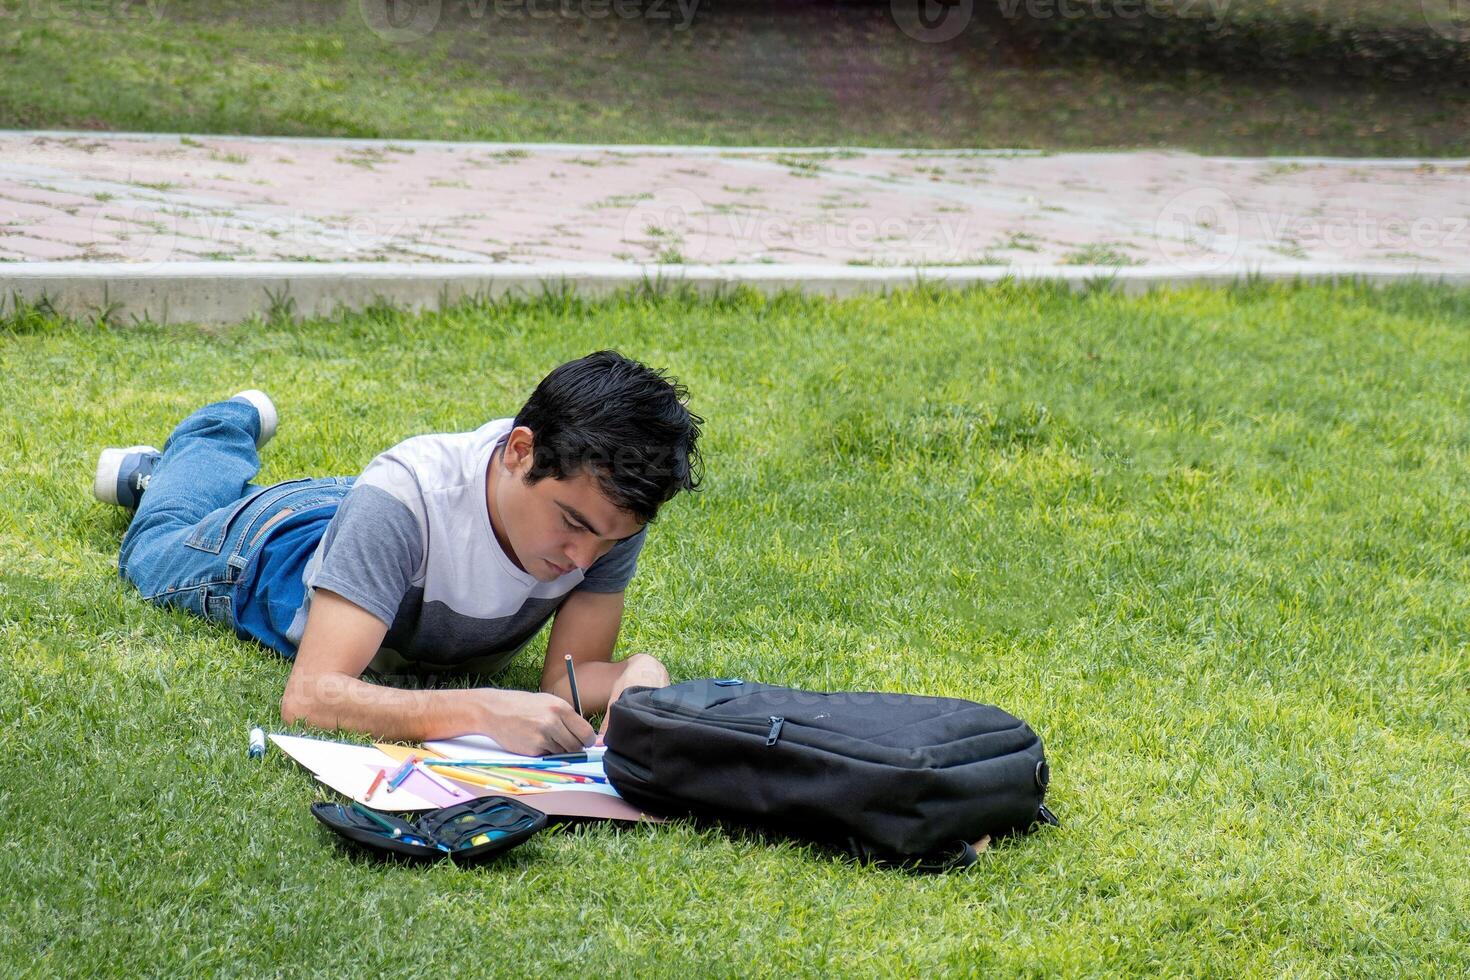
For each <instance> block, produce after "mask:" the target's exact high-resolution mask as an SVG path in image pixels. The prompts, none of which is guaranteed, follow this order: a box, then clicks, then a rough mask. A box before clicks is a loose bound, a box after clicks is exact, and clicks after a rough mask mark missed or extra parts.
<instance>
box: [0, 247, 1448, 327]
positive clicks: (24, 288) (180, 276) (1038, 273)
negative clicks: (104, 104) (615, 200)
mask: <svg viewBox="0 0 1470 980" xmlns="http://www.w3.org/2000/svg"><path fill="white" fill-rule="evenodd" d="M1007 278H1010V279H1015V280H1024V281H1046V280H1051V281H1056V282H1062V283H1066V284H1067V285H1069V286H1070V287H1071V288H1073V289H1076V290H1081V289H1084V288H1088V287H1095V286H1096V285H1097V284H1099V283H1100V282H1105V283H1107V284H1108V285H1109V286H1110V288H1114V289H1119V290H1122V291H1123V292H1124V293H1127V294H1130V295H1136V294H1140V293H1145V292H1148V291H1150V290H1154V289H1168V288H1184V287H1191V286H1209V287H1220V286H1227V285H1230V284H1232V283H1235V282H1239V281H1242V280H1245V279H1247V278H1251V279H1257V280H1264V281H1273V282H1274V281H1293V280H1297V281H1304V282H1336V281H1343V280H1354V281H1360V282H1364V283H1367V284H1369V285H1373V286H1384V285H1388V284H1391V283H1397V282H1438V283H1444V284H1447V285H1453V286H1462V287H1463V286H1470V271H1465V270H1460V271H1436V270H1420V269H1412V270H1406V269H1401V268H1383V267H1381V266H1332V265H1326V264H1322V263H1310V262H1287V263H1280V264H1275V265H1272V266H1269V267H1264V268H1243V267H1239V266H1231V267H1226V268H1221V269H1214V270H1210V271H1184V270H1179V269H1169V268H1158V267H1150V266H1135V267H1127V268H1110V267H1104V266H1067V267H1054V266H1039V267H1004V266H964V267H932V268H872V267H852V266H843V265H713V266H708V265H707V266H699V265H631V264H624V263H598V262H566V263H541V264H536V265H515V264H508V263H506V264H438V265H427V264H419V263H386V262H361V263H315V262H169V263H161V264H157V265H140V264H134V263H108V262H24V263H14V264H9V263H7V264H3V265H0V313H3V312H6V311H9V310H11V309H12V308H13V307H14V305H15V304H16V303H17V302H30V303H35V302H39V301H41V300H42V299H46V300H48V301H49V302H50V303H51V305H52V306H53V307H54V308H55V309H56V310H57V312H59V313H63V314H67V315H74V316H85V315H88V314H90V313H96V312H99V311H103V310H107V311H109V312H110V315H112V316H113V317H114V318H115V319H117V320H119V321H120V322H127V321H128V320H130V319H137V320H151V321H154V322H157V323H180V322H196V323H207V324H224V323H237V322H239V321H241V320H245V319H248V318H249V317H251V316H252V315H255V314H265V313H268V312H269V311H271V310H272V309H273V308H282V309H285V310H287V311H289V312H290V313H291V314H292V315H293V316H297V317H318V316H329V315H331V314H332V313H334V312H336V311H337V310H339V309H347V310H360V309H363V308H364V307H367V306H370V305H372V304H373V303H378V302H386V303H389V304H391V305H393V306H397V307H402V308H407V309H412V310H422V309H438V308H441V307H444V306H448V305H453V304H455V303H457V302H460V301H462V300H465V299H468V298H471V297H475V296H481V297H486V298H499V297H503V296H508V295H510V296H514V295H521V296H527V297H533V296H537V295H540V294H541V293H542V292H543V291H546V290H557V289H571V290H573V291H574V292H576V293H578V294H579V295H583V296H589V297H597V296H606V295H609V294H612V293H615V292H618V291H620V290H627V289H633V288H637V287H639V286H643V285H645V284H647V285H654V286H674V285H684V286H687V287H691V288H693V289H695V290H697V291H698V292H700V293H702V294H706V295H707V294H711V293H715V292H718V291H721V290H730V289H733V288H735V287H738V286H747V287H750V288H752V289H756V290H758V291H760V292H762V293H765V294H774V293H779V292H783V291H795V292H799V293H802V294H805V295H817V296H831V297H842V296H855V295H860V294H865V293H881V292H884V291H888V290H895V289H905V288H911V287H913V286H916V285H919V284H926V285H930V286H934V287H940V288H946V289H964V288H966V287H971V286H981V285H986V284H993V283H996V282H999V281H1001V280H1004V279H1007Z"/></svg>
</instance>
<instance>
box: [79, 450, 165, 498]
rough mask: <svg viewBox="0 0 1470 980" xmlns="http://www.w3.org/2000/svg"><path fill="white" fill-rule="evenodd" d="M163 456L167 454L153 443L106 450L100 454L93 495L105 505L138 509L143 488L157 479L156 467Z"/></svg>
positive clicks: (145, 488) (93, 481)
mask: <svg viewBox="0 0 1470 980" xmlns="http://www.w3.org/2000/svg"><path fill="white" fill-rule="evenodd" d="M162 457H163V453H161V452H159V451H158V450H157V449H155V448H154V447H152V446H128V447H127V448H126V449H104V450H102V455H101V456H98V457H97V475H96V477H94V478H93V480H92V495H93V496H94V497H96V498H97V499H98V500H100V501H102V502H103V503H104V504H117V505H119V506H121V507H126V508H127V509H128V510H137V509H138V502H139V501H140V500H142V499H143V491H144V490H147V489H148V481H149V480H151V479H152V478H153V467H154V466H155V465H157V463H158V461H159V460H160V459H161V458H162Z"/></svg>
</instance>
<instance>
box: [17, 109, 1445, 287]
mask: <svg viewBox="0 0 1470 980" xmlns="http://www.w3.org/2000/svg"><path fill="white" fill-rule="evenodd" d="M79 263H81V264H86V263H105V265H103V264H99V265H81V266H78V265H77V264H79ZM114 263H123V264H125V265H124V266H118V265H115V264H114ZM199 263H207V265H206V266H200V265H199ZM230 263H239V264H240V266H239V267H238V269H236V267H232V266H231V265H230ZM256 263H269V264H270V265H269V268H271V269H274V270H276V271H278V272H280V271H282V270H284V271H285V272H289V271H290V270H291V269H305V268H307V266H306V264H308V263H353V264H356V263H384V264H385V265H384V268H385V270H386V268H387V267H388V266H392V267H393V268H394V269H395V270H397V269H399V268H407V269H408V270H409V273H408V274H410V275H411V274H412V269H413V268H416V267H420V266H427V265H428V264H449V265H453V266H463V267H464V269H465V270H466V271H468V270H469V269H470V268H473V269H475V270H490V271H491V272H493V271H494V269H496V268H500V267H504V268H506V269H507V270H517V271H518V273H519V274H523V275H524V274H525V273H526V270H533V271H534V270H538V269H540V270H554V269H555V270H567V269H573V270H575V269H577V268H580V267H585V268H587V269H613V270H614V273H616V272H617V270H619V269H626V270H629V271H630V272H631V273H632V274H634V275H642V274H646V272H647V270H649V269H650V268H653V269H655V270H656V271H657V272H658V273H659V274H664V273H667V274H669V275H671V276H674V277H678V276H684V275H688V274H690V273H691V272H692V271H693V270H695V268H696V267H699V268H701V269H702V272H701V274H702V275H704V276H705V277H706V278H710V277H713V278H715V279H720V278H727V279H733V280H738V279H742V278H744V277H745V276H746V273H745V272H741V271H738V270H748V269H749V268H750V267H752V266H771V265H774V266H779V267H780V268H779V270H778V269H771V270H769V271H770V272H772V273H776V274H777V275H776V276H774V277H771V276H765V277H761V276H757V278H775V279H780V280H783V281H785V280H789V279H791V278H793V277H795V278H797V279H800V278H802V277H803V276H806V275H809V274H810V275H818V274H820V275H823V276H827V277H832V276H834V275H835V276H837V278H843V276H842V274H841V273H842V270H844V269H845V270H851V272H852V274H851V275H849V276H847V277H846V278H848V279H850V280H852V281H853V282H859V283H883V282H895V281H900V280H909V281H911V280H912V279H913V277H914V274H915V271H914V270H915V269H920V270H924V271H925V272H928V273H931V274H936V275H938V277H939V278H954V273H955V272H957V271H958V270H969V272H970V273H973V275H974V277H978V278H995V277H997V276H999V275H1002V274H1005V273H1006V272H1008V271H1016V272H1018V273H1021V274H1024V275H1029V276H1035V275H1042V274H1050V273H1055V274H1057V275H1064V276H1066V277H1067V278H1076V277H1077V276H1079V275H1088V276H1092V275H1097V274H1106V273H1109V272H1111V271H1114V270H1120V271H1126V272H1128V273H1129V274H1130V277H1131V278H1134V279H1136V280H1137V281H1140V282H1141V281H1155V280H1160V281H1161V280H1168V279H1183V280H1189V279H1192V278H1198V277H1200V276H1206V277H1208V278H1210V279H1220V277H1222V276H1223V277H1224V278H1225V279H1229V278H1231V277H1233V276H1237V275H1243V274H1246V273H1258V274H1260V273H1264V274H1268V275H1271V276H1276V275H1294V274H1308V275H1323V274H1340V273H1351V274H1370V275H1371V276H1372V277H1374V278H1383V279H1391V278H1397V277H1400V276H1428V277H1432V278H1449V279H1452V280H1456V281H1458V280H1460V279H1462V278H1463V277H1464V276H1465V275H1467V274H1470V163H1467V161H1464V160H1429V161H1417V160H1343V159H1317V158H1297V159H1287V158H1262V159H1257V158H1220V157H1200V156H1195V155H1192V154H1186V153H1174V152H1129V153H1123V152H1119V153H1055V154H1051V153H1037V152H1029V151H1010V152H1007V151H953V150H952V151H934V150H922V151H902V150H872V149H868V150H862V149H834V150H792V149H781V148H769V147H751V148H723V147H638V146H619V147H599V146H573V145H555V144H550V145H548V144H525V145H514V144H485V143H442V142H429V141H412V140H399V141H378V140H339V139H299V138H273V137H233V136H231V137H225V136H181V135H166V134H94V133H45V132H0V289H4V288H6V286H7V284H13V283H16V282H21V281H26V282H29V281H30V280H31V279H33V278H34V274H39V273H41V272H42V271H47V272H50V271H53V270H61V271H62V272H63V273H65V277H66V278H67V281H78V282H79V281H81V280H80V279H78V278H77V277H78V276H79V275H80V276H82V277H85V276H86V275H87V272H86V270H87V269H93V270H96V272H97V274H99V275H101V274H106V275H108V276H116V275H118V272H117V270H119V269H122V271H123V272H124V273H126V274H127V275H128V276H132V277H137V276H138V275H142V274H163V275H170V274H171V273H170V271H169V270H171V269H172V270H175V271H178V270H183V269H190V270H199V269H201V268H206V269H208V270H209V274H210V275H211V276H213V277H215V278H217V279H218V278H220V277H223V278H226V279H227V278H229V277H230V276H232V275H235V274H237V273H238V274H244V273H245V272H246V269H245V266H247V265H248V266H251V267H254V266H255V264H256ZM281 263H289V264H290V265H281ZM58 264H59V265H58ZM703 267H720V268H724V269H726V270H728V271H727V272H725V273H721V272H719V269H718V268H717V269H716V270H715V271H714V272H713V273H711V272H710V271H709V270H707V269H703ZM262 268H264V267H262ZM344 268H346V267H345V266H344ZM109 270H110V271H109ZM232 270H234V271H232ZM863 270H866V272H864V271H863ZM873 270H890V271H889V272H888V273H882V274H877V275H874V274H872V273H873ZM425 271H426V272H427V271H428V270H427V269H426V270H425ZM444 271H445V270H442V269H441V270H437V273H436V275H438V274H442V273H443V272H444ZM314 272H315V274H316V275H315V278H317V279H318V280H320V277H321V274H322V272H323V270H314ZM967 274H968V273H967ZM614 278H616V275H615V276H614ZM961 278H964V277H963V276H962V277H961ZM252 288H253V287H252ZM389 298H391V295H390V296H389Z"/></svg>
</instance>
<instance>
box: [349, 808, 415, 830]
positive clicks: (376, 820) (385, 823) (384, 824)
mask: <svg viewBox="0 0 1470 980" xmlns="http://www.w3.org/2000/svg"><path fill="white" fill-rule="evenodd" d="M352 809H354V810H356V811H357V812H358V813H360V814H362V815H363V816H364V817H367V818H368V819H369V820H371V821H372V822H373V823H375V824H377V825H378V826H379V827H382V828H383V829H384V830H386V831H388V833H390V834H392V835H393V836H394V837H402V836H403V830H402V829H401V828H398V827H395V826H393V825H392V824H391V823H389V822H388V821H387V820H384V819H383V818H382V817H381V816H379V815H378V814H376V813H374V812H373V811H371V810H369V809H368V808H367V807H365V806H359V805H358V804H356V803H353V804H352Z"/></svg>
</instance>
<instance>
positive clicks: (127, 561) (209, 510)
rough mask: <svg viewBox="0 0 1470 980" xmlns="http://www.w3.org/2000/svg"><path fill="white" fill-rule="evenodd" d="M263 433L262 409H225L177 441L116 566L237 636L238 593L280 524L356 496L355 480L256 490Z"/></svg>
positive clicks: (241, 405)
mask: <svg viewBox="0 0 1470 980" xmlns="http://www.w3.org/2000/svg"><path fill="white" fill-rule="evenodd" d="M259 431H260V416H258V415H257V414H256V412H255V408H254V407H253V406H251V405H248V404H246V403H245V402H234V401H223V402H215V403H213V404H211V405H205V406H204V407H203V408H201V409H199V410H198V411H197V412H195V413H194V414H192V415H190V416H189V417H188V418H186V419H184V421H182V422H180V423H179V424H178V426H177V427H176V428H175V429H174V431H173V433H172V434H171V435H170V436H169V437H168V442H166V443H164V445H163V458H162V459H160V460H159V461H158V463H157V464H156V465H155V466H154V468H153V475H152V477H151V479H150V481H149V483H148V489H147V490H145V491H144V492H143V499H142V501H141V502H140V504H139V506H138V510H137V513H135V514H134V515H133V522H132V523H131V524H130V525H128V530H127V533H126V534H125V535H123V540H122V549H121V551H120V552H119V553H118V559H117V570H118V574H119V575H121V576H123V577H124V578H126V579H127V580H128V581H130V582H132V583H133V584H134V585H135V586H137V588H138V591H139V592H140V593H142V595H143V598H145V599H147V600H148V601H149V602H152V603H155V604H157V605H160V606H176V607H178V608H180V609H184V610H187V611H189V612H192V613H194V614H195V615H198V616H203V617H204V618H206V619H211V620H214V621H216V622H220V623H228V624H229V625H230V626H231V627H235V616H234V605H235V592H234V589H235V583H236V582H237V581H238V580H239V578H240V573H241V572H242V571H243V570H244V569H245V566H246V565H248V564H249V563H250V561H251V559H253V558H254V557H255V556H256V555H257V554H258V553H259V551H260V549H261V547H262V546H263V545H264V542H265V540H266V534H265V532H266V531H267V530H268V529H269V526H270V525H271V524H272V523H273V519H279V518H280V517H282V516H284V515H285V513H289V512H292V511H300V510H305V509H306V508H308V507H316V506H322V505H327V504H336V503H339V502H340V501H341V500H342V498H343V497H345V496H346V495H347V491H348V490H349V489H350V488H351V486H352V484H353V482H354V481H355V480H356V478H355V477H346V476H329V477H322V478H319V479H318V478H310V477H308V478H304V479H300V480H287V481H286V482H285V483H277V484H274V485H272V486H266V487H262V486H257V485H255V484H253V483H251V482H250V480H251V479H252V478H253V477H254V476H255V475H256V474H257V473H259V472H260V456H259V454H258V453H257V452H256V449H255V436H256V433H257V432H259ZM236 632H237V633H238V632H239V630H238V628H236Z"/></svg>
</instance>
